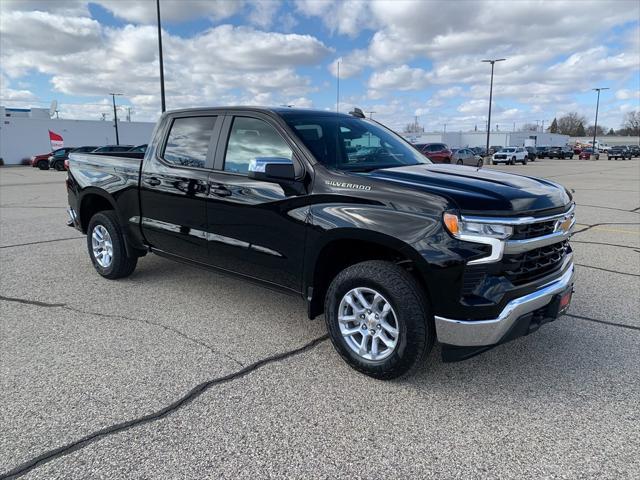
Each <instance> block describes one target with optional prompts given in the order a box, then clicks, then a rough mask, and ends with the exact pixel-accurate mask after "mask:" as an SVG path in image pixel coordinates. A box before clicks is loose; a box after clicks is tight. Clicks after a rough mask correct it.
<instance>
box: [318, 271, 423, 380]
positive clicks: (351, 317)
mask: <svg viewBox="0 0 640 480" xmlns="http://www.w3.org/2000/svg"><path fill="white" fill-rule="evenodd" d="M325 320H326V323H327V329H328V331H329V335H330V337H331V341H332V343H333V346H334V348H335V349H336V351H337V352H338V353H339V354H340V356H341V357H342V358H343V359H344V360H345V361H346V362H347V364H349V366H351V367H352V368H353V369H355V370H357V371H359V372H361V373H364V374H365V375H369V376H371V377H374V378H377V379H381V380H388V379H392V378H396V377H399V376H401V375H403V374H405V373H407V372H409V371H410V370H412V369H413V368H414V367H416V366H417V365H419V364H420V363H421V362H422V360H423V359H424V358H425V356H426V355H427V353H428V352H429V351H430V350H431V347H432V346H433V342H434V340H435V328H434V324H433V318H432V316H431V312H430V311H429V307H428V301H427V299H426V295H425V294H424V291H423V290H422V288H421V287H420V285H418V283H417V282H416V280H415V279H414V278H413V277H412V276H411V274H410V273H408V272H407V271H406V270H404V269H403V268H402V267H400V266H398V265H396V264H394V263H391V262H385V261H379V260H372V261H366V262H362V263H358V264H356V265H352V266H350V267H347V268H346V269H344V270H343V271H342V272H340V273H339V274H338V275H337V276H336V278H335V279H334V280H333V281H332V282H331V285H330V286H329V290H328V291H327V296H326V299H325Z"/></svg>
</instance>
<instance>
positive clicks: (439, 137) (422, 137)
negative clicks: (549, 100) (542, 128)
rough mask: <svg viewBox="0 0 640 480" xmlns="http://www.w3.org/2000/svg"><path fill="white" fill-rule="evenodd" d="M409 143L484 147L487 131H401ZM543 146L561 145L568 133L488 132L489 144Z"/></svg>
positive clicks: (564, 142) (566, 139) (452, 146)
mask: <svg viewBox="0 0 640 480" xmlns="http://www.w3.org/2000/svg"><path fill="white" fill-rule="evenodd" d="M402 135H403V136H404V137H405V138H406V139H407V140H409V141H410V142H411V143H446V144H447V145H448V146H449V147H450V148H462V147H486V145H487V132H434V133H403V134H402ZM525 140H529V141H528V142H526V144H527V145H531V146H544V147H562V146H564V145H566V144H567V142H568V141H569V136H568V135H560V134H557V133H547V132H500V131H493V132H491V133H490V134H489V146H494V145H496V146H497V145H499V146H501V147H523V146H525Z"/></svg>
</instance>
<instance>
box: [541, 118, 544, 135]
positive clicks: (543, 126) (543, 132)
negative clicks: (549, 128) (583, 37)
mask: <svg viewBox="0 0 640 480" xmlns="http://www.w3.org/2000/svg"><path fill="white" fill-rule="evenodd" d="M540 131H541V132H542V133H544V120H542V130H540Z"/></svg>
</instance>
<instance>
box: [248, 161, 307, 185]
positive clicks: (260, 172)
mask: <svg viewBox="0 0 640 480" xmlns="http://www.w3.org/2000/svg"><path fill="white" fill-rule="evenodd" d="M248 176H249V178H252V179H254V180H261V181H265V182H276V183H277V182H291V181H294V180H295V178H296V173H295V168H294V166H293V161H292V160H291V159H289V158H281V157H258V158H256V159H255V160H252V161H251V163H250V164H249V170H248Z"/></svg>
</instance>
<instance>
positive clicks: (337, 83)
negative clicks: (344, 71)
mask: <svg viewBox="0 0 640 480" xmlns="http://www.w3.org/2000/svg"><path fill="white" fill-rule="evenodd" d="M340 60H341V59H340V58H339V59H338V71H337V74H336V78H337V82H336V113H339V112H340Z"/></svg>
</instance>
